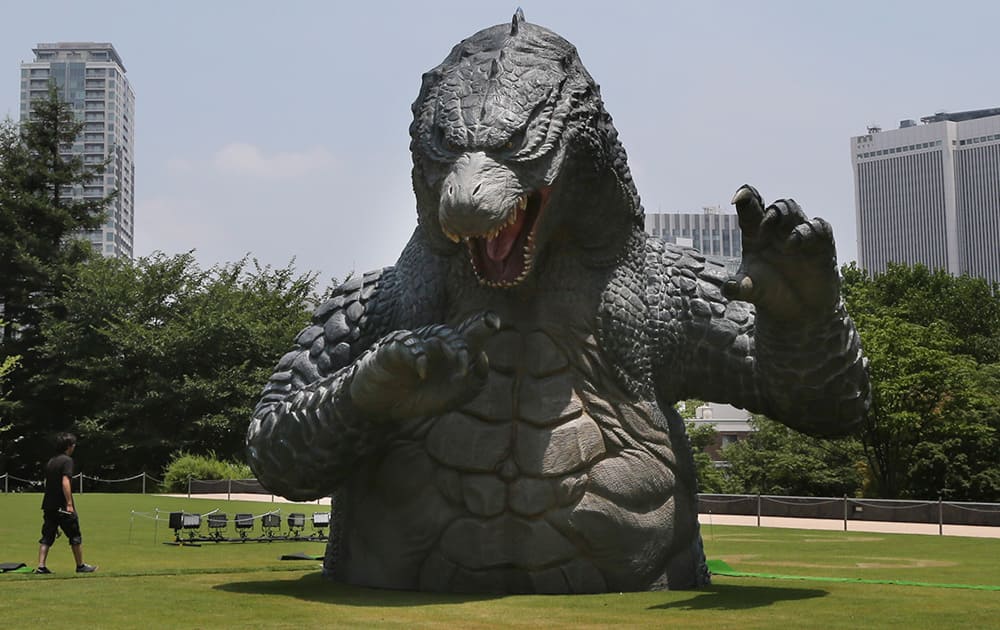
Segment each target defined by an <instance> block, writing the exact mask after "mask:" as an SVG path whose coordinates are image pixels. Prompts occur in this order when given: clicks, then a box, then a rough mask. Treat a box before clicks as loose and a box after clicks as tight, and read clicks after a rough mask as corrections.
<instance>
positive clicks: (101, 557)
mask: <svg viewBox="0 0 1000 630" xmlns="http://www.w3.org/2000/svg"><path fill="white" fill-rule="evenodd" d="M39 503H40V495H37V494H27V495H25V494H8V495H3V494H0V515H2V516H0V562H9V561H20V562H25V563H27V564H29V565H31V566H34V564H35V561H36V554H37V543H36V541H37V538H38V529H39V527H40V525H41V512H40V510H39V509H38V505H39ZM77 504H78V507H79V509H80V511H81V521H82V525H83V533H84V549H85V553H86V557H87V561H88V562H90V563H92V564H98V565H100V567H101V568H100V571H99V572H98V573H96V574H93V575H86V576H83V575H81V576H77V575H75V574H74V573H73V571H72V557H71V554H70V552H69V549H68V548H67V545H66V543H65V539H60V540H59V541H57V543H56V546H55V548H53V550H52V552H51V554H50V556H49V566H50V568H51V569H52V570H53V571H55V572H56V574H55V575H53V576H34V575H22V574H6V575H2V576H0V609H2V618H3V620H4V621H5V622H7V624H8V625H9V626H11V627H19V626H24V625H27V624H31V625H32V626H39V625H42V626H51V625H54V624H58V623H60V622H63V623H70V624H72V625H73V626H82V627H88V626H89V627H96V628H136V627H145V628H208V627H238V626H243V627H299V628H301V627H312V626H323V627H328V626H331V625H333V626H338V627H344V626H347V627H351V626H353V627H362V626H372V625H381V626H398V627H432V626H446V625H447V626H449V627H458V628H484V627H495V626H507V627H545V628H550V627H567V628H568V627H572V628H581V627H584V628H585V627H606V626H610V625H620V626H625V627H643V626H645V627H665V626H672V627H683V628H720V627H738V628H776V627H777V628H780V627H782V626H784V627H786V628H789V629H791V628H810V627H815V628H859V627H866V628H868V627H896V626H904V625H905V626H906V627H907V630H911V629H913V628H942V627H961V626H965V627H969V628H984V627H1000V592H998V591H977V590H968V589H958V588H940V587H926V586H923V587H921V586H900V585H895V584H863V583H852V582H846V583H845V582H833V581H806V580H795V579H764V578H747V577H726V576H716V577H715V578H714V582H713V584H712V586H710V587H707V588H704V589H701V590H698V591H675V592H654V593H627V594H618V593H613V594H607V595H585V596H580V595H578V596H507V597H495V596H457V595H455V596H451V595H434V594H422V593H408V592H395V591H379V590H373V589H363V588H354V587H348V586H344V585H340V584H333V583H331V582H329V581H327V580H325V579H323V578H322V577H321V576H320V575H319V565H318V563H317V562H310V561H296V562H289V561H281V560H279V559H278V557H279V556H280V555H281V554H283V553H293V552H305V553H309V554H320V553H322V550H323V545H322V544H321V543H309V542H281V543H272V544H261V543H248V544H211V543H206V544H204V545H203V546H201V547H172V546H168V545H164V544H162V543H163V541H165V540H170V539H171V538H172V536H171V535H170V532H169V530H167V528H166V527H165V526H164V524H163V523H161V524H160V525H159V526H158V528H154V526H153V523H152V521H149V520H146V519H142V518H138V517H137V518H135V519H132V518H131V517H130V512H131V511H132V510H135V511H137V512H152V511H153V509H154V508H157V507H158V508H160V510H161V511H163V512H169V511H171V510H188V511H198V512H206V511H208V510H209V509H211V508H213V507H218V508H220V509H221V510H222V511H224V512H226V513H228V514H229V515H230V517H232V515H233V514H235V513H236V512H243V511H247V512H253V513H255V514H259V513H261V512H263V511H265V510H266V509H268V508H270V507H271V505H270V504H266V503H241V502H236V501H233V502H226V501H219V502H213V501H205V500H187V499H171V498H166V497H156V496H149V495H147V496H142V495H112V494H84V495H82V496H79V497H77ZM275 507H281V508H282V509H283V514H287V513H288V512H289V511H292V510H295V511H303V512H306V513H307V514H309V513H311V512H312V511H316V510H315V506H305V507H304V508H291V507H289V506H287V505H281V504H276V505H275ZM130 528H131V534H130ZM703 533H704V536H705V543H706V548H707V552H708V556H709V558H711V559H720V560H725V561H726V562H727V563H728V564H729V565H731V566H732V567H733V569H735V570H738V571H744V572H754V573H766V574H785V575H799V576H810V577H832V578H859V579H868V580H898V581H908V582H926V583H950V584H969V585H1000V562H998V559H1000V540H996V539H972V538H957V537H943V538H942V537H936V536H907V535H888V534H861V533H855V532H851V533H842V532H817V531H803V530H786V529H757V528H749V527H725V526H715V527H712V528H705V529H704V530H703ZM154 537H155V540H154ZM991 624H992V625H991Z"/></svg>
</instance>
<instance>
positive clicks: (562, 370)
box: [424, 330, 616, 517]
mask: <svg viewBox="0 0 1000 630" xmlns="http://www.w3.org/2000/svg"><path fill="white" fill-rule="evenodd" d="M486 351H487V354H488V356H489V358H490V375H489V378H488V381H487V385H486V387H485V388H484V389H483V391H481V392H480V394H479V395H478V396H477V397H476V398H475V399H473V400H472V401H471V402H469V403H467V404H465V405H463V406H462V407H461V408H460V409H458V410H455V411H452V412H450V413H448V414H445V415H443V416H442V417H440V418H437V419H436V420H435V421H433V423H432V425H431V427H430V429H429V431H428V432H427V433H426V437H425V439H424V446H425V448H426V451H427V452H428V454H429V455H430V456H431V458H432V459H433V460H434V461H435V462H436V463H437V464H438V474H437V481H438V485H439V488H440V489H441V491H442V492H443V493H444V494H445V495H446V496H448V498H449V499H450V500H452V501H453V502H456V503H459V504H461V505H462V506H464V507H465V509H466V510H468V511H469V512H471V513H472V514H476V515H479V516H484V517H489V516H493V515H497V514H501V513H504V512H510V513H513V514H517V515H522V516H534V515H538V514H541V513H542V512H545V511H546V510H550V509H553V508H556V507H558V506H559V505H566V504H569V503H571V502H573V501H574V500H575V499H576V498H578V496H579V495H580V493H581V492H582V489H583V486H584V484H585V482H586V472H587V470H588V469H589V468H590V467H591V466H592V465H593V464H594V463H595V462H596V461H598V460H600V459H602V458H603V457H605V456H606V455H607V453H608V450H609V448H610V449H614V448H615V445H613V444H610V443H609V440H608V439H607V436H606V432H607V431H606V429H607V428H608V427H609V426H611V425H613V424H616V423H615V421H614V418H613V417H612V415H611V414H610V411H609V408H608V407H607V406H605V405H602V404H597V403H598V401H597V400H596V399H593V398H592V397H591V396H588V392H593V391H597V389H595V388H594V387H593V384H592V383H590V382H588V377H593V376H594V375H592V374H587V373H586V372H584V371H582V370H580V369H579V365H580V357H581V356H582V353H581V352H580V350H578V349H577V348H566V347H565V346H561V345H560V344H558V343H557V342H556V341H555V340H554V339H553V338H551V337H550V336H549V335H547V334H546V333H545V332H541V331H534V332H529V333H526V334H524V333H520V332H517V331H511V330H507V331H505V332H503V333H501V334H499V335H497V336H496V337H495V338H493V339H492V340H491V342H490V343H489V344H488V345H487V347H486ZM598 389H599V388H598Z"/></svg>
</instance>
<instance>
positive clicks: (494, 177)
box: [410, 10, 642, 288]
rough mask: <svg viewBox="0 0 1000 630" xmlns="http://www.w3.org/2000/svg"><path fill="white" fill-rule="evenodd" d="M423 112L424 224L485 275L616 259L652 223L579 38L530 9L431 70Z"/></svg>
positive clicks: (508, 277)
mask: <svg viewBox="0 0 1000 630" xmlns="http://www.w3.org/2000/svg"><path fill="white" fill-rule="evenodd" d="M413 114H414V119H413V123H412V124H411V125H410V137H411V143H410V150H411V152H412V154H413V186H414V190H415V192H416V196H417V208H418V212H419V220H420V226H421V228H422V229H423V230H424V231H425V233H426V236H427V239H428V241H429V242H430V243H431V244H432V246H433V247H434V249H435V250H436V251H438V252H439V253H442V254H455V253H458V252H461V253H462V255H463V256H465V255H467V256H468V258H469V260H470V263H471V265H472V267H473V269H474V271H475V273H476V276H477V277H478V278H479V281H480V283H481V284H483V285H486V286H490V287H496V288H510V287H514V286H517V285H519V284H520V283H521V282H523V281H524V280H525V279H526V278H528V277H530V275H531V274H532V272H533V270H534V269H535V268H537V267H538V266H539V265H540V264H541V261H543V260H544V259H545V257H546V256H551V255H558V253H559V252H566V251H576V252H578V253H582V254H583V256H584V259H585V260H586V261H587V262H589V263H590V264H593V265H603V264H608V263H609V262H610V261H613V260H615V259H617V258H618V257H619V255H620V253H621V250H622V249H623V248H624V247H625V242H626V240H627V238H628V236H629V234H631V233H632V232H633V230H634V228H635V227H636V226H639V229H641V226H642V208H641V206H640V204H639V199H638V195H637V194H636V191H635V186H634V185H633V184H632V179H631V176H630V175H629V171H628V166H627V164H626V159H625V152H624V149H622V147H621V144H620V143H619V142H618V136H617V132H616V131H615V129H614V126H613V125H612V123H611V117H610V116H609V115H608V114H607V112H606V111H605V110H604V105H603V103H602V102H601V97H600V89H599V88H598V86H597V84H596V83H594V80H593V79H592V78H591V77H590V75H589V74H588V73H587V71H586V69H585V68H584V67H583V64H582V63H581V62H580V58H579V56H578V55H577V52H576V48H575V47H574V46H573V45H572V44H570V43H569V42H567V41H566V40H564V39H563V38H561V37H559V36H558V35H556V34H555V33H553V32H551V31H549V30H547V29H544V28H542V27H539V26H536V25H534V24H528V23H526V22H525V21H524V16H523V15H522V14H521V12H520V10H518V12H517V13H516V14H515V15H514V19H513V21H512V22H511V23H510V24H503V25H499V26H494V27H492V28H489V29H486V30H483V31H480V32H479V33H476V34H475V35H473V36H472V37H470V38H468V39H465V40H463V41H462V42H461V43H459V44H458V45H457V46H455V48H454V49H453V50H452V51H451V54H449V55H448V57H447V58H446V59H445V60H444V62H442V63H441V65H439V66H438V67H436V68H434V69H433V70H431V71H429V72H427V73H426V74H424V77H423V84H422V86H421V89H420V95H419V96H418V97H417V100H416V102H414V104H413ZM581 250H582V251H581Z"/></svg>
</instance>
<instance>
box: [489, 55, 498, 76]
mask: <svg viewBox="0 0 1000 630" xmlns="http://www.w3.org/2000/svg"><path fill="white" fill-rule="evenodd" d="M499 75H500V62H499V61H498V60H497V58H496V57H494V58H493V61H492V62H490V79H496V78H497V76H499Z"/></svg>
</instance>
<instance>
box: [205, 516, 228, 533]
mask: <svg viewBox="0 0 1000 630" xmlns="http://www.w3.org/2000/svg"><path fill="white" fill-rule="evenodd" d="M228 524H229V518H228V517H227V516H226V515H225V514H222V513H216V514H209V515H208V528H209V529H225V527H226V525H228Z"/></svg>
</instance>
